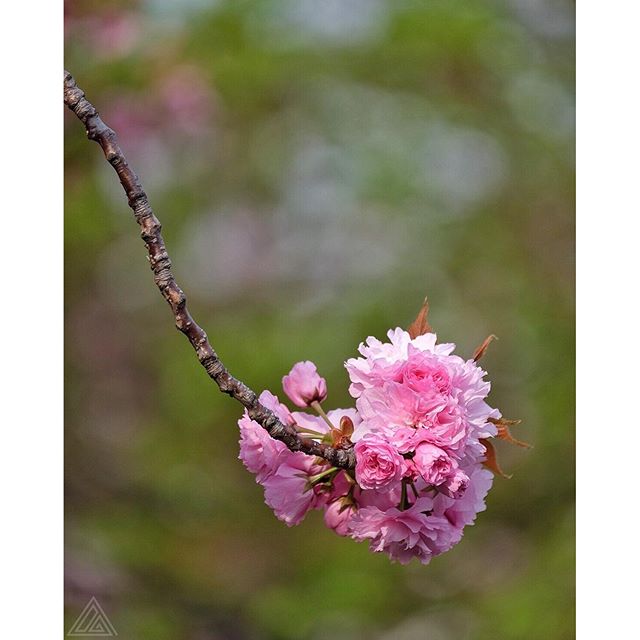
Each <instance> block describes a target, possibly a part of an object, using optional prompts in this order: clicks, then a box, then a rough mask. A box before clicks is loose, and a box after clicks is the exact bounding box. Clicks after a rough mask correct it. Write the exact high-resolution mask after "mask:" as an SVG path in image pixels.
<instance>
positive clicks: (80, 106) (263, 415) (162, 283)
mask: <svg viewBox="0 0 640 640" xmlns="http://www.w3.org/2000/svg"><path fill="white" fill-rule="evenodd" d="M64 103H65V104H66V105H67V107H69V109H70V110H71V111H73V113H74V114H75V115H76V116H77V117H78V119H79V120H80V121H81V122H82V124H84V126H85V128H86V130H87V136H88V137H89V140H93V141H95V142H97V143H98V144H99V145H100V146H101V147H102V151H103V152H104V155H105V158H106V159H107V161H108V162H109V164H110V165H111V166H112V167H113V168H114V169H115V171H116V173H117V174H118V178H120V184H122V188H123V189H124V191H125V193H126V195H127V198H128V201H129V206H130V207H131V208H132V209H133V214H134V216H135V219H136V222H137V223H138V224H139V225H140V229H141V231H140V235H141V236H142V239H143V241H144V244H145V246H146V248H147V251H148V253H149V262H150V265H151V270H152V271H153V278H154V280H155V283H156V285H157V287H158V289H160V293H162V295H163V297H164V299H165V300H166V301H167V302H168V303H169V306H170V307H171V311H172V312H173V315H174V317H175V321H176V327H177V328H178V329H179V330H180V331H182V333H184V334H185V336H187V338H188V339H189V342H190V343H191V346H192V347H193V348H194V349H195V352H196V355H197V356H198V360H199V361H200V364H201V365H202V366H203V367H204V368H205V370H206V372H207V373H208V374H209V377H211V378H212V379H213V380H214V381H215V382H216V384H217V385H218V386H219V387H220V390H221V391H222V392H223V393H226V394H228V395H230V396H231V397H232V398H235V399H236V400H238V402H240V403H242V405H243V406H244V407H245V408H246V409H247V412H248V414H249V416H250V417H251V418H252V419H253V420H255V421H256V422H257V423H258V424H260V425H261V426H262V427H264V428H265V429H266V430H267V431H268V433H269V435H270V436H271V437H272V438H275V439H276V440H281V441H282V442H284V444H286V445H287V447H288V448H289V449H291V451H302V452H303V453H306V454H308V455H314V456H319V457H321V458H324V459H325V460H327V461H328V462H330V463H331V464H332V465H333V466H336V467H341V468H343V469H352V468H354V467H355V454H354V453H353V449H337V448H334V447H330V446H329V445H326V444H322V443H319V442H315V441H314V440H309V439H307V438H302V437H300V435H299V434H298V432H297V431H296V429H295V427H293V426H290V425H285V424H283V423H282V422H280V421H279V420H278V418H277V417H276V416H275V415H274V414H273V412H272V411H270V410H269V409H267V408H266V407H264V406H263V405H262V404H261V403H260V402H259V401H258V396H257V395H256V393H255V392H254V391H252V390H251V389H249V387H247V385H245V384H244V383H243V382H240V380H237V379H236V378H234V377H233V376H232V375H231V374H230V373H229V371H227V369H226V368H225V366H224V365H223V364H222V361H221V360H220V358H218V355H217V354H216V352H215V351H214V349H213V347H212V346H211V344H210V343H209V340H208V339H207V334H206V333H205V332H204V331H203V329H202V328H201V327H200V326H199V325H198V324H197V323H196V321H195V320H194V319H193V318H192V317H191V314H190V313H189V311H188V309H187V299H186V297H185V295H184V292H183V291H182V289H181V288H180V287H179V286H178V283H177V282H176V281H175V278H174V277H173V274H172V272H171V260H170V258H169V254H168V253H167V249H166V247H165V245H164V240H163V238H162V234H161V233H160V231H161V228H162V227H161V225H160V221H159V220H158V218H156V216H155V215H154V213H153V210H152V209H151V205H150V204H149V200H148V199H147V195H146V193H145V192H144V190H143V189H142V185H141V184H140V181H139V180H138V177H137V176H136V174H135V173H134V172H133V170H132V169H131V167H129V165H128V163H127V159H126V158H125V156H124V154H123V153H122V150H121V149H120V147H119V146H118V142H117V139H116V134H115V132H114V131H113V129H110V128H109V127H108V126H107V125H106V124H105V123H104V122H103V121H102V119H101V118H100V116H99V115H98V112H97V111H96V109H95V107H94V106H93V105H92V104H91V103H90V102H89V101H88V100H87V99H86V98H85V97H84V91H82V89H80V88H79V87H78V86H77V85H76V82H75V80H74V79H73V76H72V75H71V74H70V73H69V72H67V71H65V72H64Z"/></svg>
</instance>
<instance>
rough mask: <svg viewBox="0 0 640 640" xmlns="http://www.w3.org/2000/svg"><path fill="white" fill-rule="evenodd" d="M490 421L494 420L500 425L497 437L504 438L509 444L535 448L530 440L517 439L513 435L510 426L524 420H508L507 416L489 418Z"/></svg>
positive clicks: (497, 425) (494, 422)
mask: <svg viewBox="0 0 640 640" xmlns="http://www.w3.org/2000/svg"><path fill="white" fill-rule="evenodd" d="M489 422H493V424H495V425H496V427H498V435H497V436H496V437H498V438H500V440H504V441H505V442H508V443H509V444H515V445H516V446H518V447H524V448H525V449H531V448H533V445H532V444H529V443H528V442H524V441H523V440H517V439H516V438H514V437H513V436H512V435H511V429H510V427H514V426H515V425H517V424H520V423H521V422H522V420H507V419H506V418H489Z"/></svg>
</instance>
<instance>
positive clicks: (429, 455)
mask: <svg viewBox="0 0 640 640" xmlns="http://www.w3.org/2000/svg"><path fill="white" fill-rule="evenodd" d="M413 462H414V463H415V465H416V469H417V470H418V473H420V475H421V476H422V477H423V479H424V481H425V482H426V483H427V484H430V485H433V486H436V487H437V486H439V485H441V484H443V483H444V482H446V481H447V479H448V478H449V476H451V475H453V474H454V472H455V470H456V467H455V462H454V461H453V460H452V459H451V458H450V457H449V456H448V455H447V453H446V451H443V450H442V449H440V448H439V447H436V446H434V445H432V444H428V443H426V442H424V443H422V444H419V445H418V446H417V447H416V453H415V456H414V458H413Z"/></svg>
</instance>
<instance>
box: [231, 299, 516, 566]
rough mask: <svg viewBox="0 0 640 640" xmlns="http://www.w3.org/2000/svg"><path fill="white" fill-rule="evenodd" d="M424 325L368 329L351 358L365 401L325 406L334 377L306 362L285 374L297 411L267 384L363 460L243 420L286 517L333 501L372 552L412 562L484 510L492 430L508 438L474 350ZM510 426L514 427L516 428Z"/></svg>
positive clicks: (332, 511) (356, 394) (292, 520)
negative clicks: (379, 331)
mask: <svg viewBox="0 0 640 640" xmlns="http://www.w3.org/2000/svg"><path fill="white" fill-rule="evenodd" d="M416 322H417V323H418V325H420V324H422V330H421V331H415V324H416V323H414V325H412V328H413V329H414V330H411V329H410V331H409V332H408V331H404V330H402V329H400V328H397V329H393V330H390V331H389V332H388V334H387V335H388V342H381V341H379V340H377V339H376V338H373V337H369V338H368V339H367V341H366V343H364V344H361V345H360V348H359V351H360V354H361V356H362V357H358V358H352V359H350V360H348V361H347V362H346V363H345V366H346V369H347V372H348V374H349V377H350V380H351V385H350V388H349V391H350V394H351V396H352V397H353V398H354V399H355V408H347V409H333V410H330V411H327V412H326V413H325V411H324V410H323V408H322V406H321V403H322V402H323V401H324V400H325V398H326V395H327V386H326V381H325V380H324V379H323V378H321V377H320V375H319V374H318V373H317V370H316V367H315V365H314V364H313V363H311V362H300V363H298V364H296V365H295V366H294V367H293V369H292V370H291V372H290V373H289V375H287V376H285V377H284V378H283V387H284V392H285V394H286V395H287V396H288V397H289V399H290V400H291V401H292V402H293V404H295V405H296V406H297V407H299V408H311V409H314V410H315V412H316V414H317V415H314V414H312V413H308V412H305V411H291V410H290V409H289V408H288V407H286V406H285V405H284V404H282V403H281V402H280V400H279V399H278V397H276V396H275V395H274V394H272V393H271V392H269V391H264V392H263V393H262V395H261V396H260V402H261V403H262V404H263V405H264V406H266V407H268V408H269V409H271V410H272V411H273V412H274V413H275V414H276V415H277V416H278V418H279V419H280V420H281V421H282V422H283V423H286V424H289V425H292V426H294V427H295V428H296V429H297V430H298V431H299V433H300V435H301V436H303V437H306V438H310V439H315V440H317V441H322V442H325V443H330V444H332V445H333V446H334V447H351V446H353V447H354V450H355V454H356V466H355V471H350V470H343V469H337V468H335V467H332V466H330V465H329V463H327V462H326V461H325V460H323V459H321V458H316V457H312V456H308V455H305V454H303V453H300V452H291V451H290V450H289V449H287V447H286V446H285V445H284V444H282V443H281V442H278V441H276V440H273V439H272V438H270V437H269V435H268V433H267V432H266V431H265V430H264V429H262V428H261V427H260V426H259V425H258V424H257V423H256V422H254V421H253V420H251V419H250V418H249V416H248V415H247V414H246V413H245V415H244V416H243V417H242V418H241V419H240V420H239V426H240V436H241V437H240V456H239V457H240V459H241V460H242V461H243V463H244V465H245V466H246V468H247V469H248V470H249V471H250V472H252V473H254V474H255V475H256V481H257V482H259V483H260V484H262V485H263V486H264V495H265V502H266V503H267V505H269V506H270V507H271V508H272V509H273V511H274V513H275V515H276V516H277V517H278V518H279V519H281V520H283V521H284V522H285V523H286V524H287V525H289V526H292V525H297V524H298V523H300V522H301V521H302V520H303V518H304V517H305V515H306V514H307V512H308V511H310V510H312V509H321V510H323V511H324V522H325V524H326V525H327V526H328V527H329V528H331V529H333V530H334V531H335V532H336V533H337V534H339V535H342V536H350V537H352V538H354V539H355V540H358V541H362V540H368V541H369V542H370V548H371V550H372V551H374V552H381V551H383V552H386V553H387V554H388V555H389V556H390V557H391V558H392V559H394V560H397V561H399V562H401V563H407V562H409V561H410V560H411V559H412V558H414V557H415V558H418V559H419V560H420V561H421V562H422V563H424V564H426V563H428V562H429V561H430V560H431V558H433V557H434V556H437V555H439V554H441V553H444V552H445V551H448V550H449V549H451V548H452V547H453V546H454V545H455V544H457V543H458V542H459V541H460V539H461V538H462V535H463V530H464V527H465V526H467V525H469V524H472V523H473V522H474V520H475V517H476V514H477V513H478V512H480V511H483V510H484V509H485V496H486V495H487V492H488V491H489V489H490V487H491V484H492V480H493V474H492V473H491V471H488V470H487V469H486V468H484V467H485V466H486V463H488V464H489V466H491V468H492V469H493V470H494V471H497V472H500V471H499V467H497V464H496V463H495V455H494V452H493V447H492V445H491V444H490V442H489V439H490V438H492V437H494V436H498V437H503V438H505V439H510V440H511V441H512V442H515V443H517V444H524V443H520V442H518V441H515V440H514V439H512V438H511V437H510V434H508V425H509V424H511V421H504V420H502V419H501V415H500V412H499V411H498V410H497V409H494V408H492V407H490V406H489V405H488V404H487V402H486V400H485V399H486V397H487V395H488V394H489V390H490V383H489V382H488V381H486V380H485V379H484V376H485V375H486V374H485V371H483V370H482V369H481V368H480V366H478V364H477V360H478V359H479V357H480V356H481V355H482V353H484V350H485V349H486V346H487V345H488V342H489V341H485V343H484V344H483V345H482V346H481V347H480V349H479V350H478V351H477V352H476V354H474V358H472V359H468V360H465V359H463V358H461V357H460V356H457V355H455V354H454V353H453V351H454V348H455V345H453V344H438V343H437V341H436V335H435V334H434V333H432V332H431V328H430V327H429V326H428V324H427V323H426V311H425V312H424V316H423V317H422V319H421V318H420V316H419V317H418V320H417V321H416ZM507 434H508V435H507Z"/></svg>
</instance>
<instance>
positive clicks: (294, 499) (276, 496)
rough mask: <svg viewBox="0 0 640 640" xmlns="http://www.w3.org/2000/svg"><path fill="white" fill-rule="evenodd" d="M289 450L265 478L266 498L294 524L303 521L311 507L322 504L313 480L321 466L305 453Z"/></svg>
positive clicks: (277, 513) (286, 521)
mask: <svg viewBox="0 0 640 640" xmlns="http://www.w3.org/2000/svg"><path fill="white" fill-rule="evenodd" d="M287 451H288V450H287ZM288 454H289V455H286V456H283V457H282V458H280V460H279V462H280V464H279V465H278V467H277V468H276V470H275V471H274V472H273V473H272V474H271V475H269V476H268V477H267V478H266V479H265V481H264V500H265V502H266V503H267V504H268V505H269V506H270V507H271V508H272V509H273V511H274V513H275V514H276V516H277V517H278V518H279V519H280V520H282V521H283V522H285V523H286V524H287V525H288V526H290V527H291V526H293V525H296V524H299V523H300V522H302V520H303V519H304V517H305V515H306V514H307V511H309V510H310V509H313V508H315V507H317V506H319V499H318V495H317V494H316V492H315V491H314V490H313V488H311V487H310V484H309V480H310V478H311V477H312V476H313V475H315V474H317V473H318V472H319V471H320V470H321V468H320V467H318V465H316V464H315V459H314V458H312V457H311V456H307V455H305V454H304V453H300V452H297V453H291V452H289V451H288Z"/></svg>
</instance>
